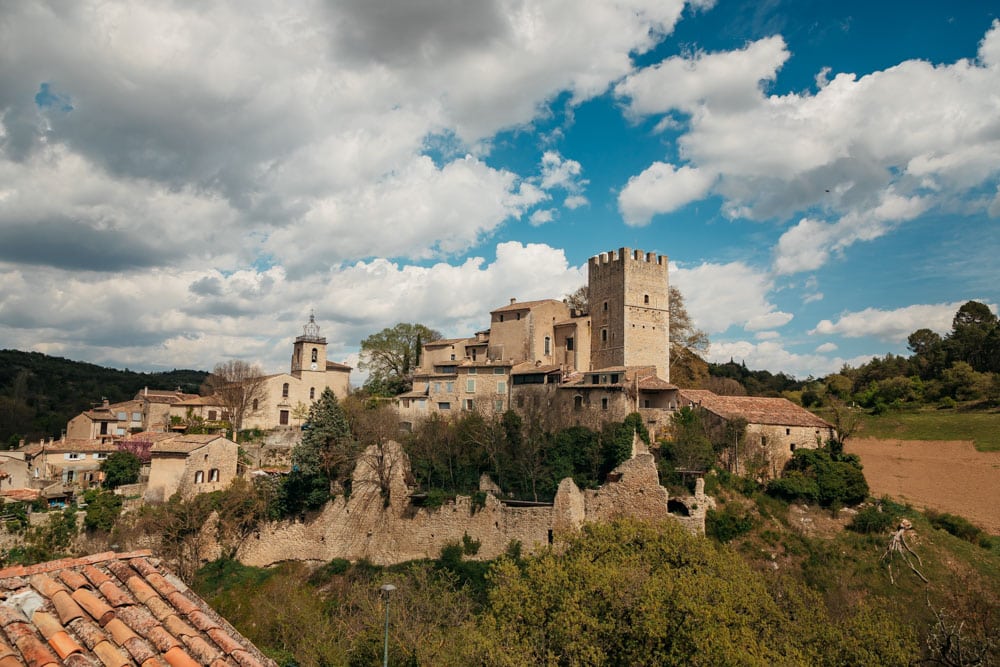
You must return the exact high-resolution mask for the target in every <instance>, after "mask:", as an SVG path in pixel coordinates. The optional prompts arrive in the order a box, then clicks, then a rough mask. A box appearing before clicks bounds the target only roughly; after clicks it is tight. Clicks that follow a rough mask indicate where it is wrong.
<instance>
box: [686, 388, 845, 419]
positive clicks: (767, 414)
mask: <svg viewBox="0 0 1000 667" xmlns="http://www.w3.org/2000/svg"><path fill="white" fill-rule="evenodd" d="M680 398H681V401H682V403H683V402H690V403H694V404H696V405H701V407H703V408H705V409H706V410H708V411H709V412H713V413H715V414H717V415H719V416H720V417H722V418H724V419H733V418H737V417H741V418H743V419H746V420H747V421H748V422H749V423H751V424H765V425H773V426H807V427H810V428H831V424H830V423H829V422H827V421H825V420H823V419H821V418H819V417H817V416H816V415H814V414H813V413H811V412H809V411H808V410H806V409H805V408H802V407H799V406H798V405H795V404H794V403H792V402H791V401H789V400H788V399H787V398H763V397H759V396H719V395H718V394H715V393H713V392H711V391H708V390H706V389H681V390H680Z"/></svg>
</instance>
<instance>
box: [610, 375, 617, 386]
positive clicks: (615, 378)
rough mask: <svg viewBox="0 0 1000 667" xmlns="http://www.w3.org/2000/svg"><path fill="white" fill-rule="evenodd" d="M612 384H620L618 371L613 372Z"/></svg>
mask: <svg viewBox="0 0 1000 667" xmlns="http://www.w3.org/2000/svg"><path fill="white" fill-rule="evenodd" d="M611 384H618V373H612V374H611Z"/></svg>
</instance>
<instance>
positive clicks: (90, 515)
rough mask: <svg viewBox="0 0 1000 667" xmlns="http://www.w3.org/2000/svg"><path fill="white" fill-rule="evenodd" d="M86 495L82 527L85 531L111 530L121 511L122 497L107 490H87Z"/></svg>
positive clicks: (107, 531)
mask: <svg viewBox="0 0 1000 667" xmlns="http://www.w3.org/2000/svg"><path fill="white" fill-rule="evenodd" d="M88 496H89V497H87V498H86V500H87V514H86V516H85V517H84V518H83V526H84V528H86V529H87V532H94V531H98V530H99V531H103V532H106V533H109V532H111V529H112V528H114V525H115V521H117V520H118V516H119V515H120V514H121V511H122V503H123V499H122V497H121V496H119V495H116V494H114V493H111V492H108V491H104V492H101V493H95V494H90V493H89V492H88Z"/></svg>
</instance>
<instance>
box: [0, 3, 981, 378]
mask: <svg viewBox="0 0 1000 667" xmlns="http://www.w3.org/2000/svg"><path fill="white" fill-rule="evenodd" d="M998 16H1000V7H998V6H997V5H995V4H994V3H991V2H985V1H973V0H969V1H963V2H953V3H941V2H924V1H916V2H905V3H904V2H896V1H887V2H871V1H870V0H867V1H866V2H854V1H849V0H846V1H843V2H794V1H783V0H750V1H737V0H733V1H730V0H715V1H714V2H713V1H712V0H693V1H692V2H688V3H684V2H681V1H679V0H619V1H617V2H611V1H603V0H588V1H587V2H580V1H579V0H536V1H529V0H478V1H475V2H471V1H469V0H408V1H407V2H399V1H398V0H339V1H337V2H333V1H330V2H321V1H319V0H291V1H289V2H280V3H279V2H273V1H263V0H233V1H232V2H224V1H208V0H206V1H204V2H194V3H192V2H189V1H188V0H175V1H173V2H171V1H169V0H165V1H163V2H156V3H150V2H128V1H123V0H101V1H100V2H97V1H88V0H79V1H77V2H69V3H67V2H61V1H60V2H45V1H42V0H35V1H33V2H20V1H18V0H0V348H13V349H20V350H35V351H39V352H44V353H46V354H50V355H56V356H62V357H67V358H70V359H76V360H81V361H89V362H93V363H97V364H101V365H104V366H111V367H115V368H130V369H132V370H148V371H154V370H169V369H172V368H197V369H206V370H207V369H210V368H211V367H212V366H213V365H214V364H215V363H217V362H220V361H224V360H227V359H231V358H238V359H244V360H247V361H251V362H254V363H259V364H261V366H262V367H263V369H264V370H265V371H266V372H280V371H283V370H287V368H288V364H289V360H290V355H291V342H292V340H293V339H294V337H295V336H297V335H300V334H301V333H302V326H303V324H305V322H306V321H307V320H308V317H309V314H310V312H314V313H315V317H316V321H317V323H318V324H319V325H320V327H321V329H322V333H323V335H325V336H326V337H327V340H328V342H329V346H328V357H329V358H330V359H331V360H337V361H343V362H346V363H349V364H351V365H355V366H356V365H357V362H358V349H359V346H360V341H361V340H362V339H363V338H365V337H366V336H368V335H370V334H372V333H374V332H377V331H379V330H381V329H382V328H384V327H389V326H393V325H394V324H396V323H397V322H420V323H423V324H426V325H428V326H430V327H432V328H434V329H437V330H438V331H440V332H441V333H442V334H443V335H444V336H446V337H459V336H467V335H471V334H473V333H474V332H475V331H477V330H481V329H484V328H486V327H487V326H488V324H489V311H490V310H492V309H494V308H497V307H500V306H502V305H505V304H506V303H508V301H509V299H510V298H512V297H515V298H517V299H518V300H530V299H542V298H562V297H564V296H565V295H567V294H569V293H571V292H573V291H574V290H575V289H576V288H577V287H579V286H580V285H583V284H584V283H585V282H586V265H587V260H588V258H589V257H591V256H593V255H596V254H599V253H601V252H607V251H609V250H613V249H617V248H620V247H629V248H637V249H641V250H644V251H647V252H658V253H661V254H664V255H667V256H668V257H669V259H670V269H671V270H670V280H671V283H672V284H673V285H675V286H677V287H678V288H679V289H680V291H681V292H682V293H683V295H684V297H685V300H686V303H687V306H688V310H689V312H690V314H691V316H692V318H693V320H694V322H695V324H696V325H697V326H699V327H700V328H702V329H704V330H705V331H707V332H708V334H709V338H710V340H711V347H710V350H709V353H708V357H709V359H710V360H712V361H720V362H724V361H728V360H729V359H731V358H732V359H734V360H736V361H738V362H745V363H746V365H747V366H748V367H750V368H753V369H767V370H770V371H772V372H779V371H781V372H785V373H788V374H791V375H794V376H796V377H799V378H805V377H807V376H810V375H812V376H815V377H820V376H823V375H826V374H829V373H833V372H836V371H838V370H839V369H840V368H842V367H843V366H844V364H850V365H853V366H856V365H859V364H861V363H864V362H865V361H866V360H868V359H870V358H871V357H872V356H876V355H877V356H881V355H884V354H886V353H890V352H891V353H896V354H906V353H907V351H906V337H907V335H908V334H909V333H911V332H912V331H914V330H916V329H918V328H922V327H927V328H931V329H933V330H935V331H938V332H942V333H944V332H947V331H948V330H949V329H950V327H951V320H952V317H953V315H954V313H955V311H956V310H957V309H958V307H959V306H960V305H961V304H962V303H964V302H966V301H968V300H971V299H974V300H978V301H982V302H984V303H987V304H989V305H990V306H991V308H993V309H994V312H996V304H997V303H998V302H1000V270H998V269H997V267H996V258H997V257H998V256H1000V231H998V229H1000V19H998ZM362 378H363V376H362V375H359V374H355V375H354V381H355V382H356V383H357V382H359V381H360V380H361V379H362Z"/></svg>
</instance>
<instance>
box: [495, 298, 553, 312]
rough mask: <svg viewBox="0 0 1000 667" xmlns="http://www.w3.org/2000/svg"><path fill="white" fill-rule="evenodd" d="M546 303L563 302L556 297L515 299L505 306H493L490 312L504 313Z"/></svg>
mask: <svg viewBox="0 0 1000 667" xmlns="http://www.w3.org/2000/svg"><path fill="white" fill-rule="evenodd" d="M548 303H558V304H560V305H565V304H563V302H562V301H557V300H556V299H540V300H538V301H515V302H514V303H509V304H507V305H506V306H502V307H500V308H494V309H493V310H491V311H490V312H491V313H505V312H507V311H510V310H528V309H529V308H534V307H535V306H542V305H545V304H548Z"/></svg>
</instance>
